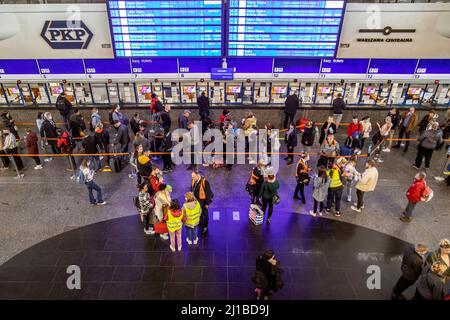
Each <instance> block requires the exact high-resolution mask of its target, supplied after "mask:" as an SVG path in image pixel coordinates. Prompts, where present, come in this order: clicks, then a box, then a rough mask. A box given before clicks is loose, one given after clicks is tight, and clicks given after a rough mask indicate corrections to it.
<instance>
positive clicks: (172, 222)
mask: <svg viewBox="0 0 450 320" xmlns="http://www.w3.org/2000/svg"><path fill="white" fill-rule="evenodd" d="M164 220H165V221H167V229H169V236H170V250H172V252H175V251H176V249H175V237H176V240H177V244H178V251H181V247H182V246H181V228H182V227H183V220H185V219H184V216H183V211H182V210H181V208H180V203H179V202H178V200H177V199H174V200H172V201H171V203H170V207H169V210H167V213H166V215H165V217H164Z"/></svg>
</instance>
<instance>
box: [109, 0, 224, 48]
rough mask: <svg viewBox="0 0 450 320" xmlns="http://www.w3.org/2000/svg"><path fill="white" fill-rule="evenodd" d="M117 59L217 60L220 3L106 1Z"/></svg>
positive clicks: (213, 0) (196, 0) (202, 0)
mask: <svg viewBox="0 0 450 320" xmlns="http://www.w3.org/2000/svg"><path fill="white" fill-rule="evenodd" d="M107 4H108V13H109V19H110V27H111V36H112V39H113V44H114V53H115V56H116V57H220V56H221V55H222V1H221V0H189V1H176V0H146V1H143V0H141V1H138V0H137V1H132V0H127V1H117V0H108V1H107Z"/></svg>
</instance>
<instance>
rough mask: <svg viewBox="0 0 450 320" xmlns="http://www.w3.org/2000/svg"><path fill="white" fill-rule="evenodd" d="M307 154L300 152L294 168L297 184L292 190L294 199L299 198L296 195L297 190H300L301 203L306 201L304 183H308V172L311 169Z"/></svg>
mask: <svg viewBox="0 0 450 320" xmlns="http://www.w3.org/2000/svg"><path fill="white" fill-rule="evenodd" d="M308 161H309V155H308V154H307V153H306V152H304V153H302V154H300V159H299V160H298V162H297V168H296V169H295V179H296V180H297V186H296V187H295V191H294V199H296V200H300V197H299V196H298V192H299V191H300V196H301V199H302V203H303V204H305V203H306V199H305V185H308V184H309V180H310V177H309V174H308V173H309V172H310V171H311V169H310V168H309V166H308Z"/></svg>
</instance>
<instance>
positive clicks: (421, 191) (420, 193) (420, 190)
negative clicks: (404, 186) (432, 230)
mask: <svg viewBox="0 0 450 320" xmlns="http://www.w3.org/2000/svg"><path fill="white" fill-rule="evenodd" d="M426 177H427V175H426V173H425V172H418V173H417V174H416V175H415V177H414V181H413V183H412V184H411V186H410V187H409V188H408V191H407V192H406V197H407V199H408V204H407V206H406V208H405V210H404V211H403V215H402V216H401V217H400V220H401V221H403V222H406V223H408V222H410V221H411V217H412V214H413V210H414V208H415V207H416V205H417V204H418V203H419V202H421V201H426V200H427V199H426V197H425V196H426V194H425V193H426V189H427V183H426V180H425V179H426Z"/></svg>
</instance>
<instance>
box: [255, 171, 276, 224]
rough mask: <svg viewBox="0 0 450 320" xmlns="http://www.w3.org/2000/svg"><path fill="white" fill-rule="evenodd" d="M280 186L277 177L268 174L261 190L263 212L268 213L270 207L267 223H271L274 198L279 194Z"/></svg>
mask: <svg viewBox="0 0 450 320" xmlns="http://www.w3.org/2000/svg"><path fill="white" fill-rule="evenodd" d="M279 188H280V183H279V182H278V180H277V179H276V177H275V175H274V174H272V173H271V174H268V175H267V179H266V180H265V181H264V182H263V183H262V185H261V190H260V191H259V196H260V197H261V199H262V208H261V210H262V211H263V213H264V214H265V213H266V209H267V207H268V208H269V211H268V215H267V223H268V224H270V221H271V219H272V213H273V205H274V204H275V203H274V198H275V197H276V196H278V189H279Z"/></svg>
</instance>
